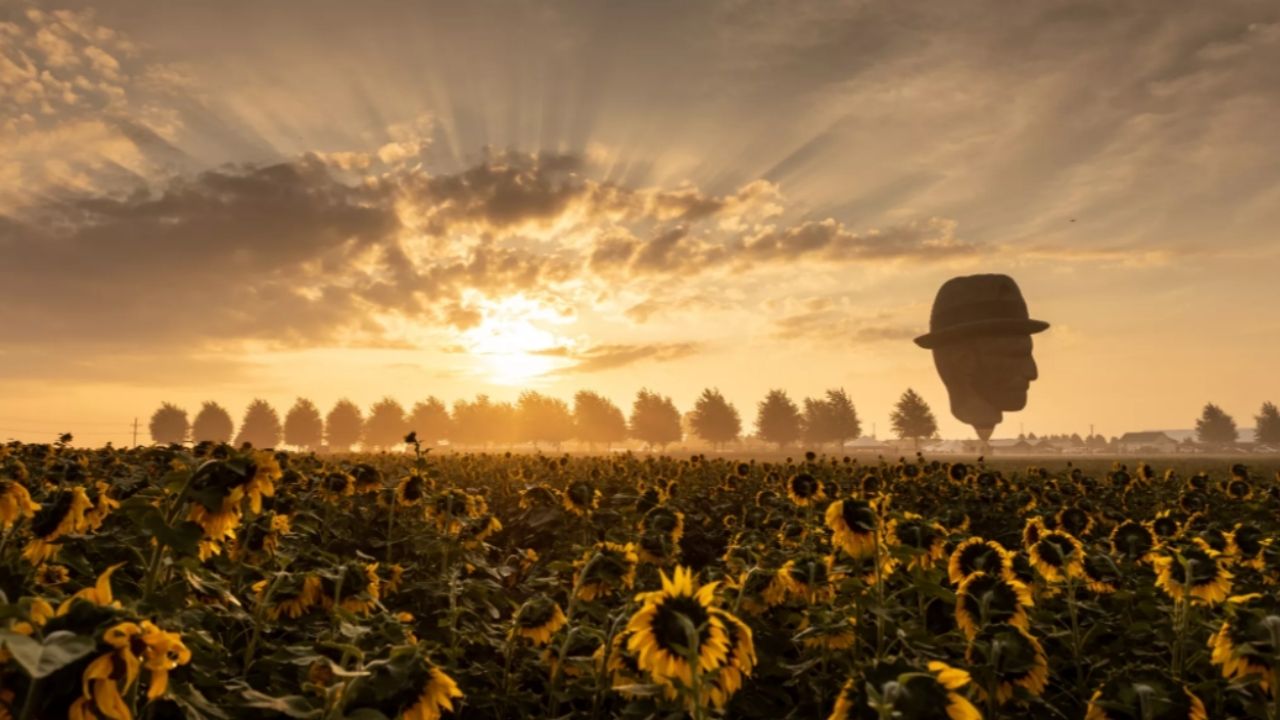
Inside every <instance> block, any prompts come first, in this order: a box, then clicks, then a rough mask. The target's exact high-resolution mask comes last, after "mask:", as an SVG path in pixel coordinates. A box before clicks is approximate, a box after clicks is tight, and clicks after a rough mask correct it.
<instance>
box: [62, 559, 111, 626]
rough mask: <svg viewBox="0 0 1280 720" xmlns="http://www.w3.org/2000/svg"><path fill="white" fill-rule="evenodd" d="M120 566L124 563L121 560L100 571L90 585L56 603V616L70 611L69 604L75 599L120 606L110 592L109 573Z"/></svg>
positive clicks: (103, 605) (102, 604) (99, 604)
mask: <svg viewBox="0 0 1280 720" xmlns="http://www.w3.org/2000/svg"><path fill="white" fill-rule="evenodd" d="M122 567H124V563H122V562H121V563H116V564H115V565H112V566H110V567H108V568H107V569H106V570H103V571H102V574H101V575H99V576H98V579H97V581H95V582H94V584H93V586H92V587H87V588H84V589H83V590H80V591H79V592H77V593H76V594H74V595H72V596H71V597H69V598H67V599H66V600H63V601H62V603H61V604H60V605H58V616H59V617H61V616H63V615H66V614H67V613H68V612H70V611H71V606H72V605H73V604H74V603H75V601H76V600H83V601H85V602H90V603H93V604H94V605H98V606H101V607H115V608H118V607H120V603H119V602H116V599H115V597H114V596H113V595H112V593H111V575H112V574H113V573H115V571H116V570H119V569H120V568H122Z"/></svg>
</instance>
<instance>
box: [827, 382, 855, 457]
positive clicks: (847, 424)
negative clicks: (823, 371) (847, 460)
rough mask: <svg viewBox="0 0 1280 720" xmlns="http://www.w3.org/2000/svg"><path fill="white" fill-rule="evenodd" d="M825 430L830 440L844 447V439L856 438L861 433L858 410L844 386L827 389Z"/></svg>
mask: <svg viewBox="0 0 1280 720" xmlns="http://www.w3.org/2000/svg"><path fill="white" fill-rule="evenodd" d="M827 422H828V423H830V425H829V430H828V432H827V435H828V437H829V438H830V439H831V440H834V441H836V443H838V444H839V445H840V446H841V447H844V443H845V441H846V440H857V439H858V437H859V436H860V435H862V422H861V421H860V420H858V410H857V409H856V408H854V406H853V400H851V399H850V398H849V394H848V393H846V392H845V391H844V388H837V389H832V390H828V391H827Z"/></svg>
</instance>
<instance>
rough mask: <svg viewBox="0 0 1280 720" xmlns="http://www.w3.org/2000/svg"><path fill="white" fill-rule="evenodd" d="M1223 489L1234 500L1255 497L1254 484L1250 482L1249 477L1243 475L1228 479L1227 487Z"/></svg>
mask: <svg viewBox="0 0 1280 720" xmlns="http://www.w3.org/2000/svg"><path fill="white" fill-rule="evenodd" d="M1223 490H1224V491H1226V494H1227V497H1229V498H1231V499H1232V500H1252V499H1253V485H1251V484H1250V483H1249V479H1248V478H1241V477H1234V478H1231V479H1230V480H1228V481H1227V485H1226V487H1224V488H1223Z"/></svg>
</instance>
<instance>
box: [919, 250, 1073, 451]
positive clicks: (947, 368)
mask: <svg viewBox="0 0 1280 720" xmlns="http://www.w3.org/2000/svg"><path fill="white" fill-rule="evenodd" d="M1048 327H1049V323H1047V322H1044V321H1042V320H1032V319H1031V318H1030V316H1029V314H1028V313H1027V303H1026V301H1025V300H1023V299H1022V291H1021V290H1020V289H1019V288H1018V284H1017V283H1016V282H1014V281H1013V278H1011V277H1009V276H1008V275H966V276H963V277H955V278H951V279H950V280H948V281H947V282H945V283H943V285H942V287H941V288H939V289H938V295H937V297H936V298H934V301H933V312H932V314H931V315H930V318H929V333H928V334H926V335H921V336H920V337H918V338H916V340H915V342H916V344H917V345H919V346H920V347H922V348H926V349H929V350H932V351H933V362H934V365H936V366H937V368H938V375H939V376H941V377H942V382H943V383H944V384H945V385H946V386H947V393H948V395H950V397H951V414H952V415H954V416H955V418H956V419H957V420H959V421H961V422H963V423H966V424H968V425H972V426H973V427H974V429H975V430H976V431H977V433H978V437H979V438H981V439H982V440H983V442H986V441H987V440H988V439H990V437H991V433H992V431H993V430H994V429H995V426H996V425H998V424H1000V421H1001V420H1003V419H1004V413H1006V412H1016V411H1018V410H1021V409H1023V408H1024V407H1026V405H1027V390H1028V389H1029V388H1030V385H1031V382H1032V381H1033V380H1035V379H1036V378H1037V377H1039V373H1038V372H1037V370H1036V361H1035V358H1033V357H1032V355H1031V336H1032V335H1034V334H1035V333H1038V332H1042V331H1044V330H1046V329H1048Z"/></svg>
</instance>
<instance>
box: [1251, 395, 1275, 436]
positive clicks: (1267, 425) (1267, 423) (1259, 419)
mask: <svg viewBox="0 0 1280 720" xmlns="http://www.w3.org/2000/svg"><path fill="white" fill-rule="evenodd" d="M1253 422H1254V425H1253V440H1254V442H1259V443H1265V444H1267V445H1274V444H1276V443H1280V411H1277V410H1276V406H1275V404H1273V403H1269V402H1264V403H1262V412H1260V413H1258V414H1257V415H1255V416H1254V417H1253Z"/></svg>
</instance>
